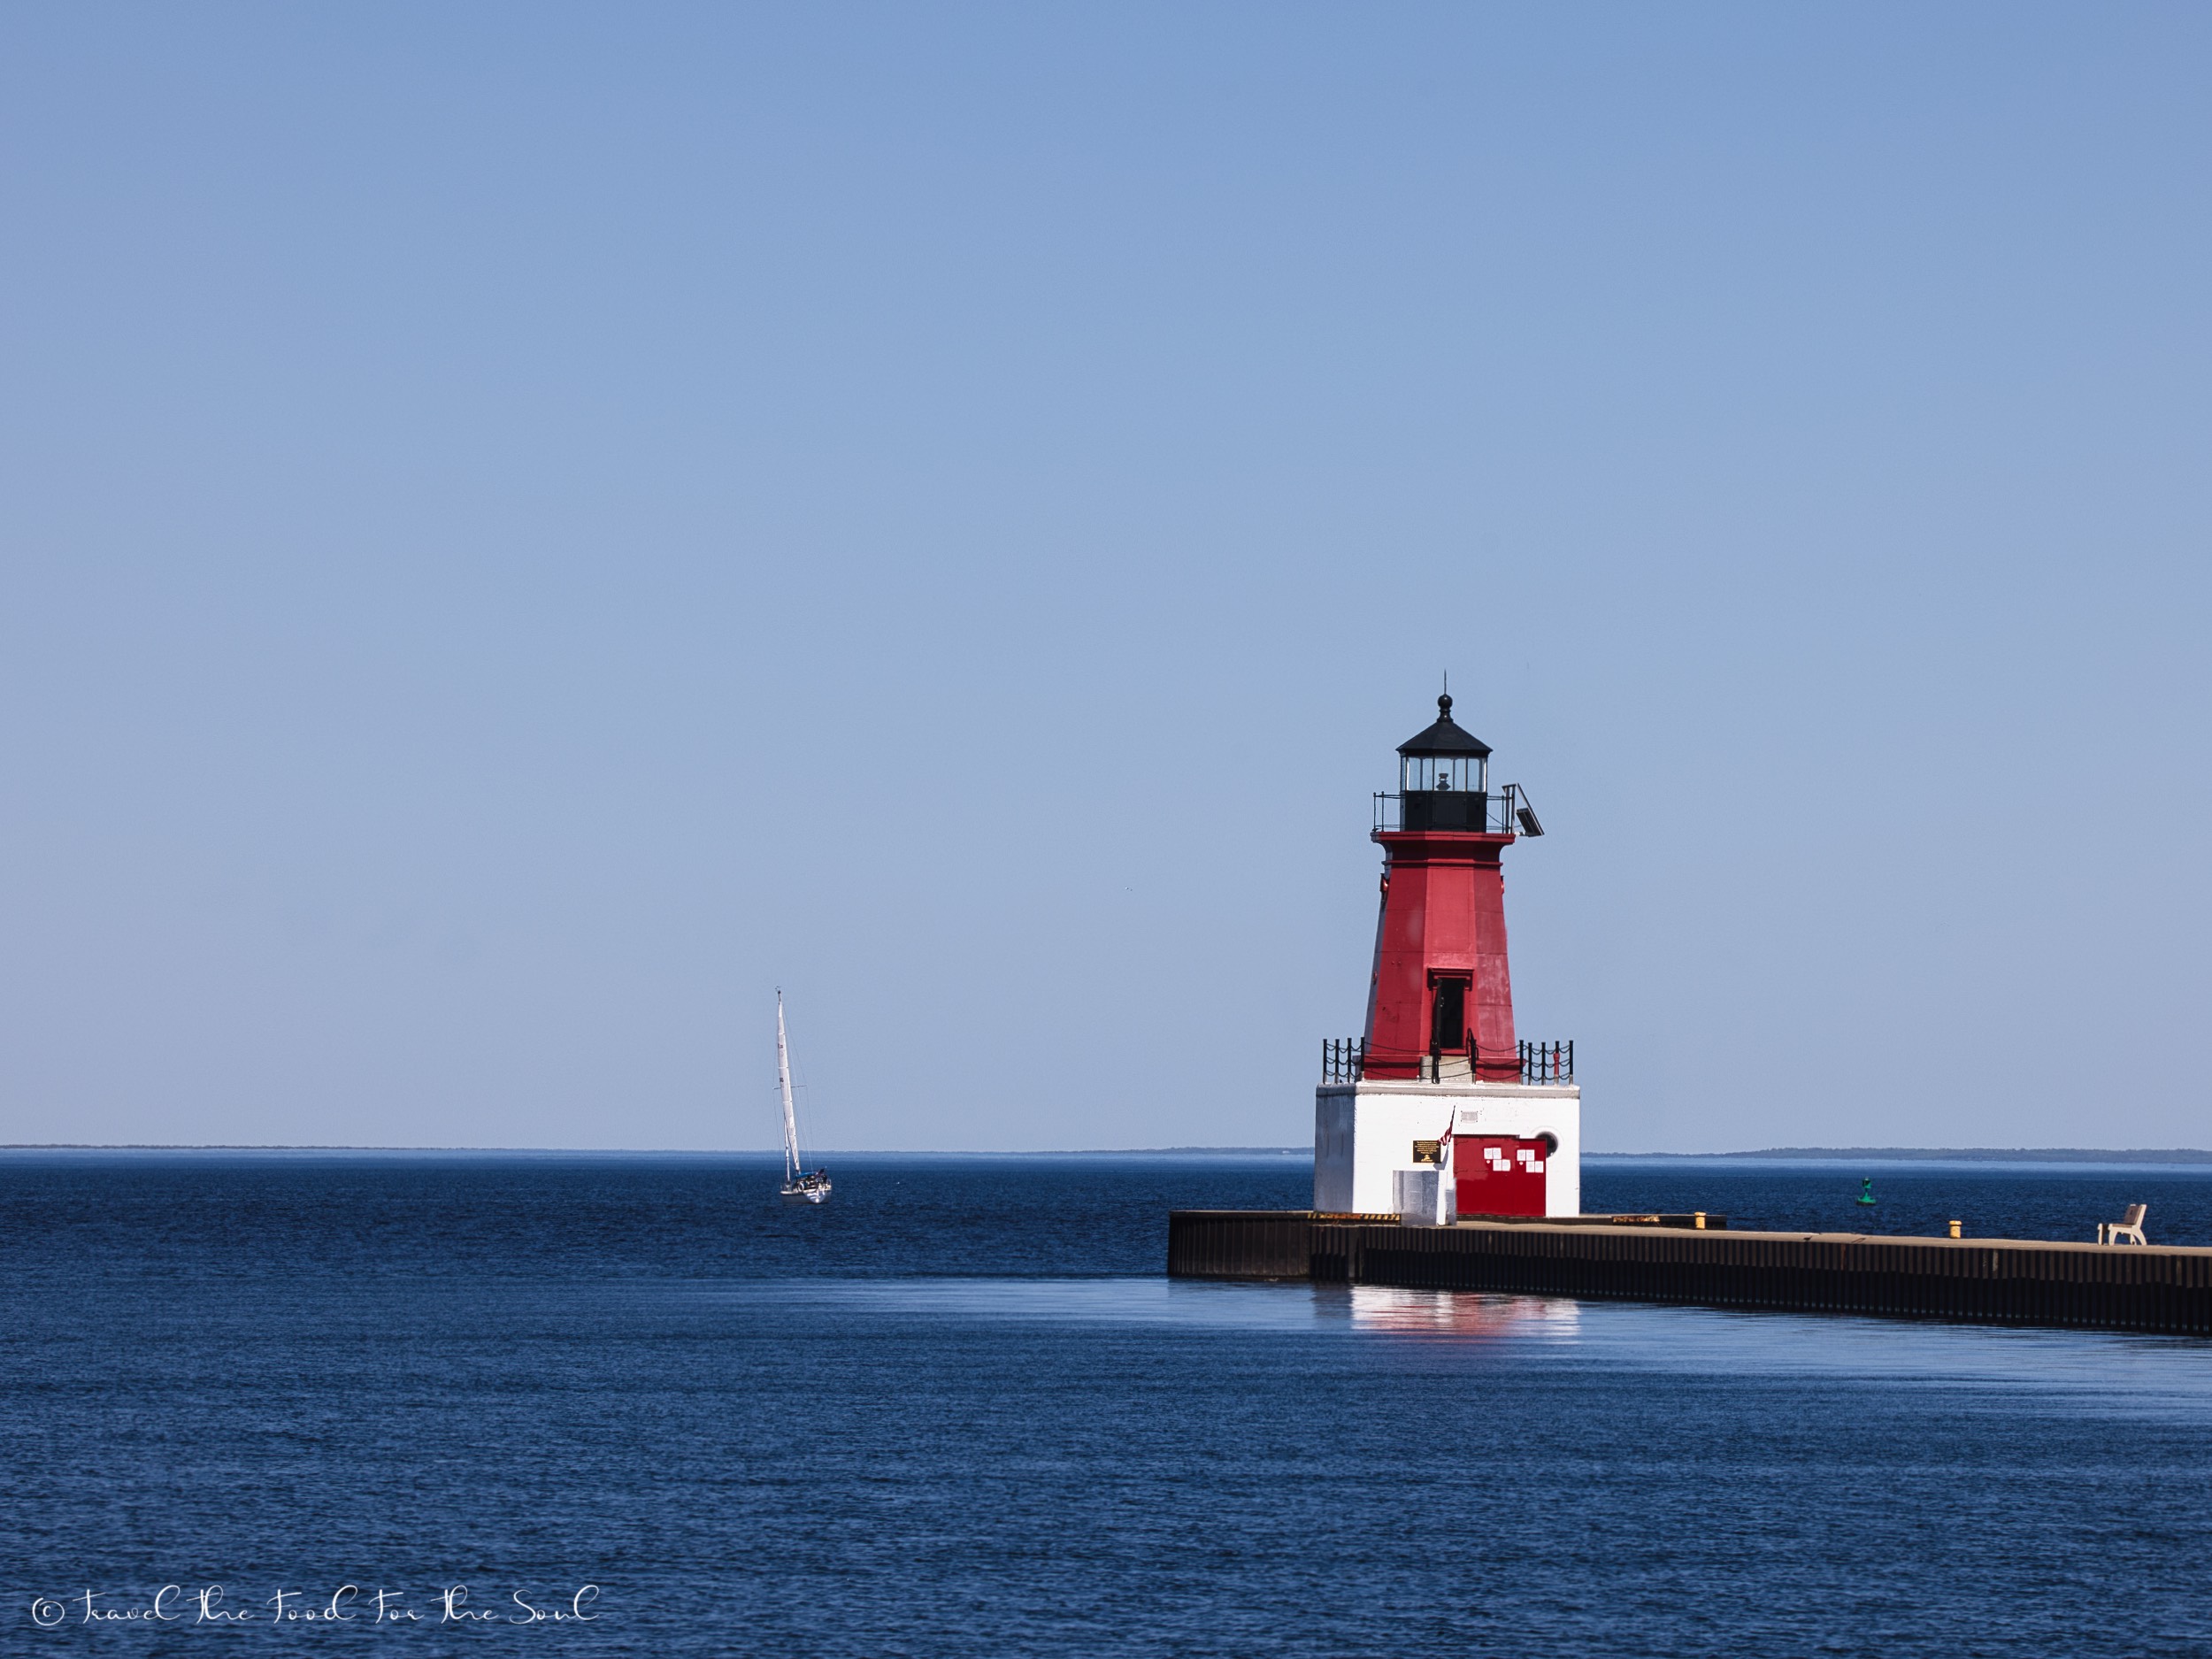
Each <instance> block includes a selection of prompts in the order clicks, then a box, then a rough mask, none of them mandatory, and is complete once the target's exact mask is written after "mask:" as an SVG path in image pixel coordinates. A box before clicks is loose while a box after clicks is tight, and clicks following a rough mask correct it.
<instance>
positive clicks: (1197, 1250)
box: [1167, 1210, 1313, 1279]
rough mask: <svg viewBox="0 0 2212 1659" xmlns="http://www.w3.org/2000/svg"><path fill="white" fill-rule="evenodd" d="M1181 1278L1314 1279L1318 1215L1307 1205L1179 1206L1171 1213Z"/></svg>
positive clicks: (1173, 1270) (1170, 1254)
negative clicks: (1315, 1219) (1271, 1207)
mask: <svg viewBox="0 0 2212 1659" xmlns="http://www.w3.org/2000/svg"><path fill="white" fill-rule="evenodd" d="M1167 1271H1168V1272H1169V1274H1170V1275H1171V1277H1174V1278H1178V1279H1310V1278H1311V1277H1312V1276H1313V1217H1312V1216H1311V1215H1310V1214H1309V1213H1308V1212H1307V1211H1305V1210H1174V1211H1172V1212H1171V1213H1170V1215H1169V1216H1168V1218H1167Z"/></svg>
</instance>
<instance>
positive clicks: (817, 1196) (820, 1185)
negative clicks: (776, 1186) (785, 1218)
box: [776, 1175, 830, 1204]
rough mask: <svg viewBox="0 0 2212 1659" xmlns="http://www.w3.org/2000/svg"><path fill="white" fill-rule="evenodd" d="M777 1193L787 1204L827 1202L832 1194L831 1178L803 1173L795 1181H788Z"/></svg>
mask: <svg viewBox="0 0 2212 1659" xmlns="http://www.w3.org/2000/svg"><path fill="white" fill-rule="evenodd" d="M776 1195H777V1196H778V1197H779V1198H780V1199H782V1200H783V1202H785V1203H787V1204H826V1203H827V1202H829V1195H830V1184H829V1178H828V1177H827V1176H823V1175H802V1176H801V1177H800V1178H799V1179H797V1180H795V1181H786V1182H785V1183H784V1184H783V1187H782V1189H781V1190H780V1192H778V1194H776Z"/></svg>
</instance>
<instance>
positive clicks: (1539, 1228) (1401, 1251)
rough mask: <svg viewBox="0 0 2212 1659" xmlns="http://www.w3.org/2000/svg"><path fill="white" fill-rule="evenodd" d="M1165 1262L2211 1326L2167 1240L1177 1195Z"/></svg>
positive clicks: (2186, 1262)
mask: <svg viewBox="0 0 2212 1659" xmlns="http://www.w3.org/2000/svg"><path fill="white" fill-rule="evenodd" d="M1167 1271H1168V1272H1169V1273H1170V1274H1171V1275H1172V1276H1175V1277H1178V1278H1195V1279H1311V1280H1314V1281H1316V1282H1317V1283H1323V1284H1354V1285H1395V1286H1408V1287H1411V1288H1418V1289H1431V1290H1489V1291H1509V1292H1516V1293H1519V1294H1528V1295H1540V1296H1586V1297H1608V1298H1620V1299H1625V1300H1631V1301H1639V1302H1695V1303H1700V1304H1702V1305H1705V1306H1709V1307H1715V1308H1761V1309H1773V1310H1786V1311H1790V1312H1797V1313H1857V1314H1882V1315H1890V1316H1893V1317H1912V1318H1934V1319H1951V1320H1967V1321H1974V1322H1982V1323H1991V1324H2004V1325H2063V1326H2073V1327H2078V1328H2088V1329H2095V1330H2106V1331H2157V1332H2168V1333H2175V1334H2179V1335H2190V1336H2212V1249H2200V1248H2189V1247H2181V1246H2170V1245H2151V1246H2147V1247H2146V1246H2139V1245H2097V1244H2052V1243H2047V1242H2042V1241H2039V1240H2032V1239H1921V1238H1883V1237H1878V1236H1873V1235H1868V1234H1862V1233H1743V1232H1727V1233H1699V1232H1688V1231H1683V1230H1679V1229H1672V1228H1663V1227H1647V1226H1606V1225H1587V1224H1567V1225H1545V1224H1542V1223H1533V1222H1522V1223H1502V1222H1462V1223H1460V1224H1459V1225H1456V1226H1451V1227H1405V1226H1399V1225H1396V1224H1394V1223H1391V1222H1383V1221H1372V1220H1352V1221H1347V1220H1342V1219H1332V1218H1330V1217H1323V1216H1317V1215H1314V1214H1312V1213H1311V1212H1309V1211H1304V1210H1177V1211H1175V1212H1173V1213H1172V1214H1171V1215H1170V1216H1169V1217H1168V1263H1167Z"/></svg>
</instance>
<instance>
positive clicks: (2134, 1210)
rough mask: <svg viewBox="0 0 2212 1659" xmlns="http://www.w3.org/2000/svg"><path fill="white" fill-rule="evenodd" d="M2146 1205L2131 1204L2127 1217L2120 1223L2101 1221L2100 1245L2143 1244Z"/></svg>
mask: <svg viewBox="0 0 2212 1659" xmlns="http://www.w3.org/2000/svg"><path fill="white" fill-rule="evenodd" d="M2147 1208H2148V1206H2147V1205H2144V1204H2130V1205H2129V1206H2128V1210H2127V1215H2126V1216H2125V1217H2123V1218H2122V1219H2121V1220H2118V1221H2100V1222H2099V1223H2098V1224H2097V1242H2098V1243H2100V1244H2142V1243H2144V1242H2145V1240H2144V1238H2143V1211H2144V1210H2146V1209H2147Z"/></svg>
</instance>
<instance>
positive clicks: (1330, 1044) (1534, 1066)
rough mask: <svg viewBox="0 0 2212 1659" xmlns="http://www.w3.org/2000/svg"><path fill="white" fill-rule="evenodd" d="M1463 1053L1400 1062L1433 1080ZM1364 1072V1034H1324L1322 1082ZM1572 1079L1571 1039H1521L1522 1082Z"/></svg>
mask: <svg viewBox="0 0 2212 1659" xmlns="http://www.w3.org/2000/svg"><path fill="white" fill-rule="evenodd" d="M1465 1057H1466V1056H1447V1055H1435V1054H1424V1055H1410V1056H1405V1057H1404V1058H1403V1059H1402V1060H1401V1061H1400V1063H1399V1064H1402V1065H1411V1066H1413V1067H1414V1068H1415V1071H1416V1072H1417V1075H1418V1076H1419V1077H1420V1078H1421V1079H1422V1080H1423V1081H1425V1082H1433V1081H1435V1080H1437V1079H1440V1078H1441V1077H1442V1076H1443V1075H1445V1073H1446V1071H1447V1069H1448V1068H1447V1064H1446V1062H1448V1060H1451V1059H1455V1058H1458V1059H1464V1058H1465ZM1366 1075H1367V1040H1366V1039H1365V1038H1363V1037H1327V1038H1324V1039H1323V1040H1322V1043H1321V1080H1322V1081H1323V1082H1324V1083H1356V1082H1358V1081H1360V1080H1361V1079H1363V1078H1364V1077H1365V1076H1366ZM1574 1080H1575V1046H1574V1044H1573V1043H1572V1042H1523V1043H1522V1044H1521V1081H1522V1082H1524V1083H1571V1082H1573V1081H1574Z"/></svg>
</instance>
